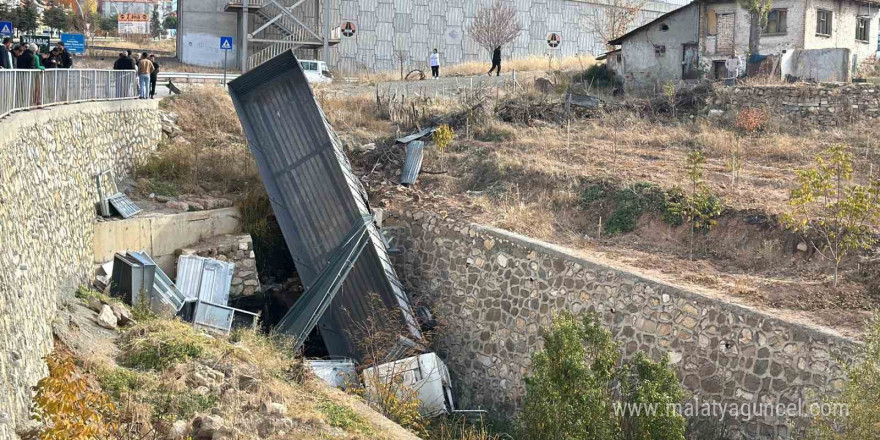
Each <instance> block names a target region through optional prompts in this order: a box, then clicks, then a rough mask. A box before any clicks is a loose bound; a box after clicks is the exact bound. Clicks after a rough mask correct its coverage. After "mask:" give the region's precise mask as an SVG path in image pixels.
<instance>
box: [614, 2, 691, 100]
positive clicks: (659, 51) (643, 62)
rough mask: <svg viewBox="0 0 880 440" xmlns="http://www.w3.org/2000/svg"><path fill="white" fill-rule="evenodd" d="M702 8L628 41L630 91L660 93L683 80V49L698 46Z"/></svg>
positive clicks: (625, 52)
mask: <svg viewBox="0 0 880 440" xmlns="http://www.w3.org/2000/svg"><path fill="white" fill-rule="evenodd" d="M699 11H700V9H699V8H698V7H688V8H684V9H682V10H680V11H678V12H676V13H675V14H672V15H670V16H669V17H667V18H665V19H664V20H661V21H658V22H656V23H653V24H651V26H649V27H647V28H645V29H642V30H641V31H639V32H638V33H636V34H634V35H632V36H630V37H629V38H627V39H626V40H625V41H624V42H623V45H622V46H621V48H622V51H621V53H622V54H623V71H624V81H625V82H624V86H625V88H626V90H627V91H658V92H659V91H660V90H662V87H663V84H664V83H665V82H666V81H678V80H681V78H682V60H683V59H684V57H683V54H684V52H683V48H684V45H685V44H690V43H693V44H696V43H698V41H699V35H698V33H697V31H698V29H699V26H698V22H699Z"/></svg>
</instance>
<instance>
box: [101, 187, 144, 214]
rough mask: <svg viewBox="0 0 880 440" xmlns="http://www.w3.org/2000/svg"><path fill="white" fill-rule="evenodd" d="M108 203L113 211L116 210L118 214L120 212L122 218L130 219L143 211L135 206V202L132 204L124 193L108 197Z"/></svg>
mask: <svg viewBox="0 0 880 440" xmlns="http://www.w3.org/2000/svg"><path fill="white" fill-rule="evenodd" d="M107 201H108V202H109V203H110V206H112V207H113V209H115V210H116V212H118V213H119V215H121V216H122V218H129V217H131V216H133V215H135V214H137V213H139V212H141V211H143V210H142V209H141V208H139V207H138V206H137V205H135V204H134V202H132V201H131V199H129V198H128V196H127V195H125V194H123V193H116V194H114V195H112V196H110V197H108V198H107Z"/></svg>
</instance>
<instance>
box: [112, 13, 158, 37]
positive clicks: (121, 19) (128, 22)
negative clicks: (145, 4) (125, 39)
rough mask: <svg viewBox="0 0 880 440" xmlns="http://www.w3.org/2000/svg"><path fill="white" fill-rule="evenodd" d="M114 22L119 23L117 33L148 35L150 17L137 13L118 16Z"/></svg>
mask: <svg viewBox="0 0 880 440" xmlns="http://www.w3.org/2000/svg"><path fill="white" fill-rule="evenodd" d="M116 20H117V22H118V23H119V25H118V26H117V31H118V32H119V34H120V35H123V34H149V33H150V15H149V14H138V13H124V14H118V15H117V16H116Z"/></svg>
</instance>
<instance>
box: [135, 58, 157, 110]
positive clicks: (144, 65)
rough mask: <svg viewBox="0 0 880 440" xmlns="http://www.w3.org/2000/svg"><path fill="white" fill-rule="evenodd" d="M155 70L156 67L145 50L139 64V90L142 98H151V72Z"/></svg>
mask: <svg viewBox="0 0 880 440" xmlns="http://www.w3.org/2000/svg"><path fill="white" fill-rule="evenodd" d="M153 70H155V67H153V63H151V62H150V59H149V58H147V53H146V52H144V53H143V55H141V58H140V61H138V64H137V72H138V85H139V86H140V87H139V89H138V90H139V92H140V96H141V99H149V97H150V74H151V73H153Z"/></svg>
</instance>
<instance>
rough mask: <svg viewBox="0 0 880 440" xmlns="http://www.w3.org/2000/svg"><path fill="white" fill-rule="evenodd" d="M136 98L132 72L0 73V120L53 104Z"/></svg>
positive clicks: (24, 71)
mask: <svg viewBox="0 0 880 440" xmlns="http://www.w3.org/2000/svg"><path fill="white" fill-rule="evenodd" d="M137 96H138V94H137V73H136V72H135V71H134V70H80V69H48V70H0V118H2V117H5V116H6V115H8V114H10V113H12V112H16V111H21V110H28V109H34V108H40V107H46V106H50V105H56V104H73V103H76V102H84V101H109V100H116V99H131V98H136V97H137Z"/></svg>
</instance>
